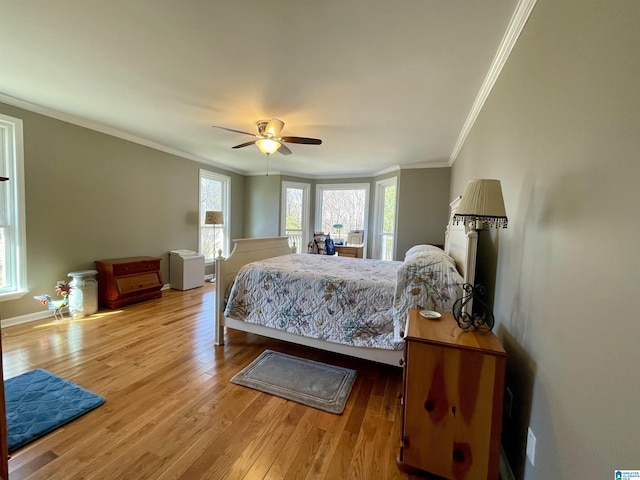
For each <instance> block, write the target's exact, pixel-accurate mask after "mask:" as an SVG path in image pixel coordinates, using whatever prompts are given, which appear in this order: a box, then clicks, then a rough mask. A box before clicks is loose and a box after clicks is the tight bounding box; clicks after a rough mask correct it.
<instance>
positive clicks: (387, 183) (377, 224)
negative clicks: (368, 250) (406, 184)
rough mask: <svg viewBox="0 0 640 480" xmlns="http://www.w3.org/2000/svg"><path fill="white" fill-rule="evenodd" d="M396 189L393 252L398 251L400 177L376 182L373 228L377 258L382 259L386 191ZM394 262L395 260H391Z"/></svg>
mask: <svg viewBox="0 0 640 480" xmlns="http://www.w3.org/2000/svg"><path fill="white" fill-rule="evenodd" d="M392 186H393V187H395V188H396V203H395V205H394V210H395V211H394V215H393V247H392V250H393V252H394V257H395V251H396V243H397V242H396V240H397V236H398V234H397V232H398V177H397V176H394V177H389V178H385V179H383V180H378V181H377V182H376V196H375V203H374V226H373V229H374V230H373V231H374V235H373V251H374V252H375V253H374V255H375V257H376V258H378V259H380V258H382V243H381V242H380V236H381V235H382V234H383V233H384V232H383V231H382V228H381V225H383V224H384V220H383V215H384V194H383V193H384V190H385V188H387V187H392ZM391 260H393V258H392V259H391Z"/></svg>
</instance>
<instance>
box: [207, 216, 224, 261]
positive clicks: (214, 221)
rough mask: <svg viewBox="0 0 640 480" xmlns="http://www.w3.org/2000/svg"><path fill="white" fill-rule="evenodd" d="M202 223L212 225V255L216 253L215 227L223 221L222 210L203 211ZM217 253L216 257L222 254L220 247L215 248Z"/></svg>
mask: <svg viewBox="0 0 640 480" xmlns="http://www.w3.org/2000/svg"><path fill="white" fill-rule="evenodd" d="M204 223H205V225H213V253H214V256H215V254H216V236H217V235H216V234H217V233H218V232H217V231H216V227H217V226H218V225H222V224H223V223H224V216H223V214H222V212H220V211H216V210H214V211H212V210H208V211H207V212H205V214H204ZM217 253H218V257H221V256H222V249H220V250H217Z"/></svg>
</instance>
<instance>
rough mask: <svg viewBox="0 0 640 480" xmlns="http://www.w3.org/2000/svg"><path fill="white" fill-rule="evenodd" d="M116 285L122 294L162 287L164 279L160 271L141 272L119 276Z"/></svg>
mask: <svg viewBox="0 0 640 480" xmlns="http://www.w3.org/2000/svg"><path fill="white" fill-rule="evenodd" d="M116 285H118V292H120V295H121V296H125V295H131V294H137V293H142V292H146V291H148V290H157V289H158V288H162V280H160V275H159V274H158V272H149V273H141V274H139V275H130V276H126V277H117V278H116Z"/></svg>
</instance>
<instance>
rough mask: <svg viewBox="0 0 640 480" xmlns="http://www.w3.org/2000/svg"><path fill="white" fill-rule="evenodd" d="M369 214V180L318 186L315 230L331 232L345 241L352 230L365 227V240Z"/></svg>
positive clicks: (335, 237) (334, 237)
mask: <svg viewBox="0 0 640 480" xmlns="http://www.w3.org/2000/svg"><path fill="white" fill-rule="evenodd" d="M368 218H369V184H368V183H345V184H322V185H317V186H316V221H315V226H314V228H315V231H316V232H323V233H329V234H330V235H331V238H333V239H334V240H338V241H340V240H342V241H346V240H347V235H348V233H349V232H350V231H351V230H364V233H365V235H364V242H365V243H366V234H367V219H368Z"/></svg>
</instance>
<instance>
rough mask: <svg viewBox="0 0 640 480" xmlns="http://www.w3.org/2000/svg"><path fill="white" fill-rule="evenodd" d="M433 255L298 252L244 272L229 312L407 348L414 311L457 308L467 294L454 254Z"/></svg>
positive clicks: (351, 341)
mask: <svg viewBox="0 0 640 480" xmlns="http://www.w3.org/2000/svg"><path fill="white" fill-rule="evenodd" d="M431 257H433V255H432V256H431ZM431 257H430V258H431ZM425 258H426V257H424V258H423V257H421V258H420V259H414V260H412V261H411V262H389V261H380V260H367V259H364V260H363V259H354V258H344V257H334V256H326V255H308V254H292V255H284V256H280V257H274V258H270V259H266V260H261V261H258V262H253V263H250V264H248V265H245V266H244V267H243V268H242V269H241V270H240V272H239V273H238V275H237V277H236V280H235V282H234V284H233V287H232V289H231V292H230V294H229V299H228V302H227V305H226V309H225V316H226V317H229V318H234V319H236V320H244V321H247V322H251V323H256V324H260V325H264V326H267V327H271V328H277V329H280V330H285V331H287V332H289V333H293V334H297V335H303V336H306V337H313V338H318V339H321V340H326V341H330V342H334V343H343V344H348V345H354V346H360V347H373V348H382V349H388V350H399V349H401V348H402V342H403V340H402V334H401V332H402V331H403V330H404V326H405V322H406V314H407V309H408V308H410V307H420V308H427V309H429V310H437V311H444V310H448V311H450V310H451V307H452V306H453V302H454V301H455V300H456V299H457V298H458V296H459V295H460V293H461V291H460V285H461V284H462V278H461V277H460V275H459V274H458V273H457V271H456V269H455V265H454V264H453V261H452V260H451V259H450V258H449V257H448V256H446V255H444V253H443V255H442V258H436V257H433V258H431V259H430V260H425ZM449 260H451V261H450V262H449Z"/></svg>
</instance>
